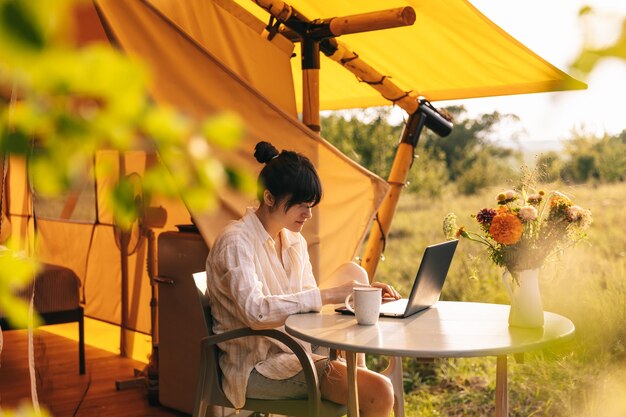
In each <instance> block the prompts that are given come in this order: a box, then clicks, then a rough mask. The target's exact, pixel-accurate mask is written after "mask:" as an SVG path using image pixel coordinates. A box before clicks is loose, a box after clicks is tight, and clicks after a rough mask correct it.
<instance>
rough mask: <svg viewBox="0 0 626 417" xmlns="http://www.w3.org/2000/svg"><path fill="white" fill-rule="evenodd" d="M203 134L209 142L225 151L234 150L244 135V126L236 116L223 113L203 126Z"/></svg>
mask: <svg viewBox="0 0 626 417" xmlns="http://www.w3.org/2000/svg"><path fill="white" fill-rule="evenodd" d="M202 132H203V133H204V135H205V136H206V138H207V139H208V140H209V142H211V143H213V144H215V145H217V146H219V147H221V148H224V149H233V148H235V147H236V146H237V144H238V143H239V141H240V140H241V138H242V137H243V135H244V125H243V122H242V120H241V118H240V117H239V116H237V115H236V114H234V113H222V114H219V115H217V116H214V117H212V118H210V119H208V120H207V121H206V122H205V123H204V124H203V126H202Z"/></svg>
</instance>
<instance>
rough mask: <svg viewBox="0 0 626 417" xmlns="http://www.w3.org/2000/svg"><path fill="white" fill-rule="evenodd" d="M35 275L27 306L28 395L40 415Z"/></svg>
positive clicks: (36, 412) (36, 413)
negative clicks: (34, 324)
mask: <svg viewBox="0 0 626 417" xmlns="http://www.w3.org/2000/svg"><path fill="white" fill-rule="evenodd" d="M35 281H36V280H35V277H33V287H32V288H33V292H32V293H31V295H30V305H29V306H28V373H29V375H30V396H31V399H32V402H33V409H34V410H35V415H37V416H39V415H41V409H40V407H39V396H38V395H37V377H36V373H35V346H34V339H33V310H34V305H35Z"/></svg>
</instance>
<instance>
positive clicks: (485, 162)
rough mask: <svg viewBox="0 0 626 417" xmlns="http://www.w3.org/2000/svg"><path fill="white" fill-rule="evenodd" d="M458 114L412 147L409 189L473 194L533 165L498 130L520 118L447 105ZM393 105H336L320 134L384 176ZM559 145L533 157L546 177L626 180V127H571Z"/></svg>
mask: <svg viewBox="0 0 626 417" xmlns="http://www.w3.org/2000/svg"><path fill="white" fill-rule="evenodd" d="M445 111H447V112H448V113H449V114H450V115H451V116H452V118H453V120H454V129H453V130H452V133H450V135H449V136H447V137H439V136H437V135H435V134H434V133H432V132H430V131H429V130H427V129H425V130H424V131H423V132H422V135H421V137H420V141H419V143H418V146H417V147H416V149H415V154H416V159H415V160H414V163H413V165H414V166H413V167H412V168H411V171H410V173H409V177H408V183H407V191H408V192H413V193H417V194H420V195H423V196H430V197H438V196H441V195H442V194H443V193H444V191H446V190H449V189H451V188H452V189H453V190H454V191H455V192H460V193H462V194H468V195H469V194H475V193H477V192H478V191H480V190H481V189H483V188H484V187H488V186H490V185H496V184H501V183H502V179H503V178H514V177H516V176H517V175H518V172H519V168H520V166H522V165H524V164H528V163H527V162H526V160H527V159H528V155H525V154H524V152H523V151H522V150H521V149H515V148H512V147H510V146H505V145H504V144H502V141H501V140H499V139H501V138H498V137H496V136H495V132H496V131H497V129H496V128H497V127H499V125H500V124H502V123H517V122H519V118H518V117H517V116H516V115H512V114H502V113H499V112H493V113H488V114H481V115H479V116H478V117H475V118H472V117H469V116H468V115H467V112H466V110H465V108H464V107H463V106H451V107H447V108H445ZM389 114H390V109H389V108H373V109H366V110H358V111H357V110H355V111H351V112H345V111H343V112H332V113H330V114H329V115H326V116H323V117H322V119H321V128H322V136H323V137H324V138H325V139H327V140H328V141H329V142H331V143H332V144H333V145H335V146H336V147H337V148H339V149H340V150H341V151H342V152H343V153H344V154H346V155H347V156H348V157H350V158H352V159H353V160H354V161H356V162H358V163H359V164H361V165H362V166H364V167H366V168H367V169H369V170H370V171H372V172H374V173H376V174H378V175H380V176H381V177H383V178H387V176H388V174H389V171H390V170H391V165H392V163H393V158H394V156H395V151H396V147H397V145H398V143H399V141H400V138H401V135H402V129H403V124H400V125H394V124H391V123H390V122H389ZM562 145H563V146H562V150H560V151H546V152H543V153H540V154H539V155H537V156H536V157H535V158H534V160H533V161H532V162H531V165H534V167H535V169H536V171H537V173H538V175H539V178H540V180H541V181H544V182H555V181H561V182H564V183H570V184H572V183H576V184H580V183H588V182H593V183H608V182H619V181H624V180H625V179H626V130H623V131H622V132H621V133H620V134H618V135H608V134H604V135H601V136H598V135H595V134H589V133H585V132H583V131H575V132H571V136H570V137H569V138H567V140H564V141H563V143H562Z"/></svg>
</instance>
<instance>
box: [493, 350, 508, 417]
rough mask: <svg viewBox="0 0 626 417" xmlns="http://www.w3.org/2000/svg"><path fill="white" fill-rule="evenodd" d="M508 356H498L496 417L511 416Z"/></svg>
mask: <svg viewBox="0 0 626 417" xmlns="http://www.w3.org/2000/svg"><path fill="white" fill-rule="evenodd" d="M507 373H508V369H507V362H506V355H501V356H498V361H497V363H496V417H507V416H508V415H509V386H508V380H507Z"/></svg>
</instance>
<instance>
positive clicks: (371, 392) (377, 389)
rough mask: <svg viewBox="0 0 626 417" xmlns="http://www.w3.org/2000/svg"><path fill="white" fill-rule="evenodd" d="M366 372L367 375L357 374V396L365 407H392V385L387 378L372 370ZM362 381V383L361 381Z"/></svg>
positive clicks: (386, 408) (388, 408)
mask: <svg viewBox="0 0 626 417" xmlns="http://www.w3.org/2000/svg"><path fill="white" fill-rule="evenodd" d="M364 372H367V377H366V378H362V377H360V376H359V379H358V380H359V397H360V399H362V400H363V401H364V402H365V404H363V406H365V407H372V408H376V409H378V410H388V411H391V410H392V409H393V403H394V395H393V385H392V384H391V381H390V380H389V378H387V377H386V376H384V375H381V374H379V373H376V372H372V371H364ZM361 382H362V383H361Z"/></svg>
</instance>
